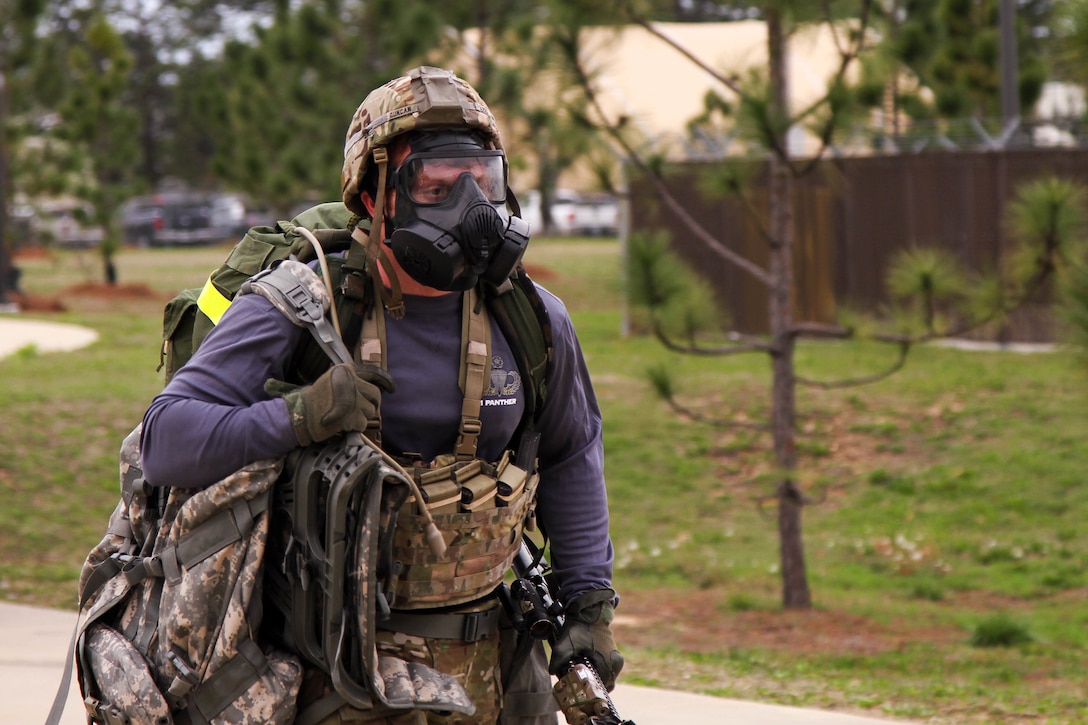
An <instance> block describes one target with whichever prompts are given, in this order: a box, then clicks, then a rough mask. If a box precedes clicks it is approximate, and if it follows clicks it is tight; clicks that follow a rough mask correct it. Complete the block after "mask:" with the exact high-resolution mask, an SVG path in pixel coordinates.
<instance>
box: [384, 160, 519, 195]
mask: <svg viewBox="0 0 1088 725" xmlns="http://www.w3.org/2000/svg"><path fill="white" fill-rule="evenodd" d="M464 174H471V175H472V177H473V178H474V179H475V180H476V184H477V185H478V186H479V187H480V191H481V192H483V195H484V196H485V197H486V198H487V200H488V201H490V202H492V203H494V204H501V203H503V202H505V201H506V156H505V154H504V153H503V152H502V150H500V149H496V150H493V151H487V150H484V149H479V150H477V149H471V150H465V151H424V152H420V153H412V154H409V155H408V158H406V159H405V160H404V163H402V164H401V165H400V167H399V168H398V169H397V171H396V186H397V193H398V194H407V195H408V197H409V198H410V199H411V200H412V201H413V202H415V203H416V204H422V205H428V204H441V203H442V202H443V201H445V200H446V198H447V197H448V196H449V195H450V192H451V191H452V190H453V186H454V184H456V183H457V180H458V179H460V178H461V176H462V175H464Z"/></svg>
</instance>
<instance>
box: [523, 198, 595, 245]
mask: <svg viewBox="0 0 1088 725" xmlns="http://www.w3.org/2000/svg"><path fill="white" fill-rule="evenodd" d="M519 201H520V202H521V216H522V218H523V219H524V220H525V221H527V222H528V223H529V231H530V233H531V234H535V235H538V236H539V235H541V234H542V233H543V231H544V217H543V211H542V209H541V199H540V192H539V191H537V190H535V189H534V190H532V191H529V192H527V193H526V194H525V195H524V199H519ZM586 203H587V202H586V200H585V199H584V198H583V197H582V195H581V194H579V193H578V192H576V191H572V190H571V189H557V190H556V191H555V194H554V195H553V196H552V201H551V217H552V233H553V234H555V235H558V236H569V235H571V234H586V233H588V232H587V231H585V230H586V229H589V228H595V227H596V226H598V224H597V222H596V219H597V212H596V209H595V208H588V209H583V208H582V207H583V205H584V204H586Z"/></svg>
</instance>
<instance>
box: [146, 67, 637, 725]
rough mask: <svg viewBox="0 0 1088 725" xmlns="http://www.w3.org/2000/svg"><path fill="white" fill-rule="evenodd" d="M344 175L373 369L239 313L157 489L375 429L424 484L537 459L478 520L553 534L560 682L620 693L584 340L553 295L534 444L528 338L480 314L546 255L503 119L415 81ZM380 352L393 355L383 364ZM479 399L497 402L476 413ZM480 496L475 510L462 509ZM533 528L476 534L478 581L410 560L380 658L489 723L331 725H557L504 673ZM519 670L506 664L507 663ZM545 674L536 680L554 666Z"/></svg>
mask: <svg viewBox="0 0 1088 725" xmlns="http://www.w3.org/2000/svg"><path fill="white" fill-rule="evenodd" d="M344 157H345V158H344V168H343V174H342V190H343V203H344V205H345V206H346V207H347V208H348V209H349V210H351V211H352V212H353V213H354V214H355V215H356V217H357V218H358V219H359V220H370V222H371V231H370V234H369V238H365V237H364V234H363V233H362V232H361V231H359V230H357V231H356V235H355V238H356V240H357V241H356V242H354V244H355V245H358V246H357V247H355V248H353V249H352V250H351V252H349V254H348V261H347V262H346V263H345V269H346V270H347V269H349V268H350V267H351V264H352V260H353V259H356V258H357V257H355V256H353V255H357V254H359V255H360V257H359V258H364V259H365V264H364V265H363V266H364V267H365V272H366V274H365V275H362V274H361V275H357V277H356V281H358V280H363V283H366V284H368V283H370V278H373V280H374V282H373V284H374V285H375V287H376V295H372V296H371V297H370V298H365V297H363V296H361V297H360V299H372V300H373V299H377V303H374V306H375V307H377V306H378V304H380V305H381V308H379V309H376V310H374V309H371V310H368V311H366V312H365V313H364V314H362V315H360V316H359V317H356V318H352V319H353V321H354V324H359V320H360V319H368V318H369V319H375V318H376V319H377V322H378V323H379V324H378V325H376V327H377V328H379V329H380V332H379V333H378V334H374V335H372V334H370V333H367V332H365V331H364V332H363V333H362V334H361V335H359V334H358V331H355V332H356V334H355V335H354V337H356V338H359V339H360V340H361V343H360V344H359V346H358V348H357V350H356V360H357V361H359V362H357V363H356V364H355V365H351V364H339V365H334V366H332V367H330V368H329V369H328V370H327V371H326V372H324V373H322V374H320V375H319V376H316V377H315V378H314V379H312V380H307V379H304V378H303V377H301V375H300V373H299V371H298V370H297V369H296V366H295V363H296V359H297V356H296V352H297V350H298V349H299V347H300V345H301V343H302V342H303V341H304V339H305V336H306V332H305V330H303V329H302V328H301V327H298V326H296V325H294V324H292V323H291V322H290V321H289V320H287V319H286V318H285V317H284V316H283V315H282V314H281V313H280V312H279V311H277V310H276V309H275V308H274V306H273V305H272V304H271V303H270V302H269V300H267V299H265V297H262V296H261V295H258V294H246V295H241V296H239V297H238V298H237V299H236V300H235V301H234V302H233V304H231V305H230V308H229V309H228V311H227V312H226V314H225V315H224V316H223V317H222V319H221V320H220V322H219V324H218V326H217V327H216V328H215V329H214V330H213V331H212V332H211V334H209V335H208V337H207V339H206V340H205V341H204V342H203V344H202V345H201V346H200V348H199V350H197V352H196V354H195V355H194V356H193V358H192V359H191V360H190V361H189V362H188V363H187V364H186V365H185V366H184V367H182V368H181V369H180V370H179V371H178V372H177V373H176V374H175V375H174V377H173V378H172V379H171V380H170V382H169V383H168V385H167V386H166V387H165V388H164V390H163V391H162V393H160V394H159V395H158V396H157V397H156V398H155V399H154V400H153V401H152V403H151V405H150V407H149V408H148V410H147V412H146V414H145V416H144V426H143V434H142V439H141V451H142V462H143V468H144V475H145V477H146V479H147V481H148V482H149V483H150V484H152V485H170V486H186V487H203V486H207V485H210V484H211V483H213V482H215V481H217V480H219V479H221V478H223V477H224V476H226V475H228V474H230V473H231V472H233V471H235V470H237V469H239V468H241V467H242V466H244V465H246V464H249V463H251V462H253V461H256V460H260V459H263V458H274V457H281V456H284V455H286V454H288V453H289V452H290V451H292V450H293V449H295V448H296V447H298V446H307V445H310V444H314V443H319V442H321V441H325V440H328V439H330V438H333V437H334V436H337V435H338V434H340V433H343V432H345V431H360V432H368V435H369V436H371V437H373V438H375V439H380V445H381V447H382V449H383V450H384V451H386V452H387V453H389V454H390V455H392V456H394V457H395V458H396V459H397V460H398V461H401V462H402V463H404V465H405V466H408V467H411V468H412V470H415V471H417V472H418V471H421V470H422V471H429V470H430V471H433V470H436V469H441V468H442V467H443V466H446V465H447V464H449V463H450V462H451V461H452V462H453V464H454V465H452V466H451V468H453V469H456V470H464V467H467V466H468V465H469V464H471V463H473V462H474V461H477V460H478V461H480V462H481V463H482V464H483V466H484V469H485V470H492V471H494V470H499V469H500V467H501V465H502V463H501V462H502V461H504V460H507V459H508V458H509V456H511V455H517V453H518V452H519V449H522V448H525V447H526V446H532V450H533V451H535V453H536V455H535V456H534V458H535V460H536V461H538V466H537V472H538V474H539V479H537V476H536V475H532V476H530V477H529V480H528V483H526V484H525V485H524V486H523V489H522V492H521V493H518V492H515V493H514V495H515V500H512V501H506V502H501V501H500V499H499V497H497V496H494V497H493V492H487V491H477V492H475V493H476V494H477V496H478V499H480V500H479V501H477V504H478V505H480V506H482V509H479V510H484V511H486V510H489V508H494V507H496V506H499V505H502V504H504V503H505V505H506V507H507V511H512V510H516V511H518V512H526V514H527V515H530V514H531V515H532V516H535V518H536V520H537V521H538V522H539V525H540V527H541V529H542V530H543V531H544V532H546V534H547V536H548V537H549V540H550V545H551V552H552V565H553V568H554V572H555V576H556V579H557V582H558V585H559V587H558V596H559V598H560V600H561V604H563V605H564V610H565V614H566V618H565V624H564V627H563V630H562V631H561V632H560V634H559V636H558V637H557V638H556V641H555V644H554V646H553V647H552V654H551V658H550V662H549V663H548V668H549V669H550V670H551V672H552V673H558V672H561V671H563V670H564V669H565V667H566V666H567V665H568V664H569V663H570V661H571V660H573V659H575V658H579V657H585V658H589V659H590V660H591V661H592V662H593V663H594V664H595V666H596V668H597V670H598V671H599V673H600V674H601V676H602V679H603V680H604V681H605V683H606V684H607V686H608V687H609V689H611V687H612V686H613V685H614V683H615V678H616V675H617V674H618V673H619V671H620V669H621V668H622V666H623V659H622V657H621V656H620V654H619V652H618V651H617V650H616V646H615V643H614V640H613V637H612V634H611V632H610V629H609V624H610V622H611V621H612V617H613V607H614V605H615V603H616V601H617V597H616V594H615V592H614V591H613V589H612V582H611V578H612V561H613V549H612V544H611V540H610V538H609V533H608V509H607V498H606V492H605V482H604V477H603V455H602V444H601V415H600V411H599V408H598V405H597V401H596V398H595V395H594V392H593V388H592V385H591V382H590V377H589V374H588V372H587V370H586V365H585V361H584V359H583V356H582V353H581V349H580V346H579V343H578V339H577V337H576V334H575V331H574V328H573V326H572V324H571V321H570V318H569V315H568V314H567V311H566V309H565V308H564V306H563V304H562V302H561V301H560V300H559V299H557V298H556V297H554V296H553V295H551V294H550V293H548V292H547V291H546V290H543V289H539V288H538V291H539V298H540V300H542V304H543V307H544V309H545V310H546V313H547V318H548V320H549V322H550V325H549V326H550V334H551V338H552V339H551V344H552V348H551V354H550V361H549V364H548V372H547V378H546V380H547V385H546V390H547V395H546V398H544V400H543V403H542V404H541V405H540V406H539V409H538V410H536V411H535V414H534V415H533V416H531V417H532V418H533V420H532V425H531V426H529V427H530V428H531V429H533V430H534V431H535V433H537V434H539V438H538V439H536V438H532V439H530V438H527V437H526V436H525V435H524V430H525V429H526V420H524V418H528V417H530V416H528V415H527V414H526V411H527V410H528V409H529V408H530V407H532V406H531V405H530V403H531V401H530V397H531V396H532V395H533V394H534V392H535V391H533V390H531V389H528V388H530V387H531V383H530V381H529V380H528V379H527V374H526V372H525V371H522V370H519V367H518V363H517V357H516V356H517V341H516V340H510V339H508V337H509V332H507V333H505V334H504V332H503V327H502V326H500V325H499V324H498V323H497V322H496V320H495V319H493V316H489V315H487V313H486V307H484V306H483V305H480V304H476V303H475V300H477V298H476V297H474V296H473V295H475V294H482V292H481V290H484V289H485V288H486V289H487V290H495V289H497V288H501V286H502V285H504V284H509V282H508V279H507V278H508V277H510V275H511V273H512V272H514V270H515V267H516V266H517V265H518V264H519V262H520V259H521V256H522V253H523V251H524V246H525V243H526V242H527V241H528V229H527V226H526V225H524V223H523V222H521V220H520V219H517V218H516V217H512V216H511V215H510V213H509V211H508V209H507V204H508V201H509V199H508V193H509V190H508V186H507V161H506V155H505V152H504V150H503V146H502V141H501V138H500V135H499V130H498V128H497V126H496V123H495V119H494V117H493V115H492V114H491V111H490V110H489V109H488V107H487V105H486V104H485V103H484V102H483V100H482V99H481V98H480V97H479V95H478V94H477V92H476V91H475V89H473V88H472V87H471V86H470V85H469V84H468V83H466V82H465V81H464V80H462V79H460V78H458V77H457V76H455V75H454V74H453V73H451V72H449V71H444V70H439V69H435V68H429V67H421V68H417V69H414V70H413V71H411V72H409V73H408V74H407V75H405V76H403V77H401V78H397V79H395V80H393V81H390V82H389V83H387V84H385V85H384V86H381V87H380V88H377V89H375V90H374V91H372V92H371V93H370V94H369V95H368V96H367V97H366V99H365V100H364V101H363V102H362V105H360V106H359V108H358V110H357V111H356V113H355V116H354V118H353V119H352V122H351V126H350V127H349V129H348V134H347V142H346V145H345V152H344ZM355 221H356V219H355V218H353V219H352V222H351V223H349V228H352V227H354V226H355ZM360 250H363V251H365V252H366V254H365V255H361V254H360ZM349 277H350V275H349ZM349 287H350V284H347V285H345V287H344V289H345V290H347V289H348V288H349ZM345 294H350V291H346V292H345ZM481 309H482V310H483V312H482V313H481ZM481 314H482V315H483V316H482V317H480V315H481ZM481 320H482V322H481ZM474 326H475V332H472V331H471V330H472V329H473V328H474ZM507 329H508V328H507ZM348 332H349V331H348V330H345V331H344V333H345V337H349V335H348ZM466 338H467V339H466ZM368 346H369V348H370V352H371V353H373V352H374V349H375V347H376V348H377V349H378V350H379V352H378V354H371V355H370V356H368V355H367V353H366V350H364V348H367V347H368ZM466 349H467V350H468V354H466V352H465V350H466ZM481 351H486V354H485V355H482V356H481V355H480V354H479V353H480V352H481ZM473 354H475V355H476V357H475V358H473V357H472V356H473ZM466 360H470V361H472V360H475V363H473V364H469V363H466V362H465V361H466ZM368 361H369V362H368ZM466 368H467V370H468V372H466ZM266 381H287V382H290V383H294V384H295V385H294V386H293V387H290V388H286V387H283V386H278V385H275V384H273V385H266ZM473 381H476V383H477V384H478V385H479V386H480V388H481V393H480V394H478V395H475V396H474V395H472V394H471V392H470V391H471V388H472V387H473V384H474V383H473ZM526 440H531V441H532V442H531V443H526V442H525V441H526ZM537 440H538V442H537ZM520 452H521V453H522V454H524V453H525V451H524V450H521V451H520ZM523 458H524V455H523ZM519 460H521V459H519ZM473 470H476V469H473ZM452 478H453V480H454V481H455V482H457V485H458V486H460V487H461V489H462V490H463V489H464V488H467V487H468V486H461V484H463V483H464V481H463V480H461V479H462V477H459V476H456V475H454V476H452ZM485 483H486V481H485ZM518 495H523V496H525V497H527V498H525V499H524V500H520V499H516V496H518ZM471 498H472V496H471V494H465V495H463V496H462V501H464V500H471ZM519 501H520V503H519ZM515 504H517V505H515ZM454 505H455V507H456V504H454ZM470 505H471V504H470ZM462 510H463V509H462ZM471 510H474V511H475V510H478V509H476V508H473V509H471ZM496 510H498V511H499V513H500V514H502V511H501V510H499V509H496ZM506 515H507V516H509V514H508V513H507V514H506ZM519 515H520V514H519ZM435 519H436V521H438V520H441V521H443V522H444V524H443V526H442V529H443V531H442V533H443V536H444V538H445V539H446V540H447V542H448V541H451V540H453V539H455V538H456V537H457V536H458V535H459V532H457V531H456V530H453V529H456V528H457V526H459V525H462V524H459V523H458V522H463V521H464V520H465V519H466V517H464V516H460V517H458V516H456V515H449V516H447V517H446V518H441V515H440V514H438V513H436V516H435ZM523 524H524V521H517V522H513V523H512V524H511V525H512V526H513V529H511V526H509V525H508V526H505V527H494V531H491V533H490V534H487V533H486V532H487V531H488V530H489V529H488V527H484V532H485V533H483V534H481V533H480V532H476V533H475V534H474V535H475V536H477V537H480V536H484V540H482V541H476V542H475V546H476V548H475V549H473V550H474V551H480V552H490V553H487V554H479V555H478V556H477V559H474V560H473V562H472V564H471V566H462V567H460V568H459V567H457V566H453V567H441V566H435V567H428V566H424V565H418V564H412V563H408V564H406V567H407V569H408V571H406V572H404V573H403V575H402V576H401V582H402V583H403V584H404V586H403V587H402V589H399V590H398V591H397V592H396V594H397V596H396V597H395V598H394V604H393V607H394V609H393V612H392V615H391V616H390V617H389V618H388V620H386V621H384V622H383V623H380V624H379V627H381V628H382V630H383V631H382V632H380V633H379V641H378V647H379V649H380V651H382V652H383V653H385V654H393V655H395V656H396V657H398V658H401V659H403V660H406V661H415V662H422V663H425V664H427V665H428V666H431V667H434V668H435V669H437V670H439V671H441V672H445V673H449V674H452V675H454V676H456V677H457V679H458V681H459V682H460V683H461V684H462V685H463V686H464V688H465V690H466V691H467V693H468V694H469V696H470V697H471V699H472V701H473V703H474V705H475V711H474V713H473V714H471V715H468V714H464V713H456V712H454V713H445V714H442V713H435V712H430V713H425V712H422V711H420V710H411V711H404V710H397V711H393V710H389V709H386V708H383V707H381V706H376V707H374V708H373V709H371V710H358V709H353V708H351V707H348V706H344V707H341V708H340V710H339V711H338V712H336V713H334V714H333V715H331V716H330V717H329V718H328V719H326V720H323V722H327V723H338V722H379V723H380V722H386V723H398V724H401V723H438V722H441V723H450V724H453V723H465V724H467V723H481V724H483V723H496V722H503V723H515V722H517V723H536V722H555V714H554V711H555V709H556V708H555V704H554V702H553V701H552V699H551V698H550V696H548V693H549V691H550V687H549V685H548V683H547V682H546V681H544V682H541V681H540V678H539V677H537V680H536V682H533V683H530V684H528V685H526V684H525V683H521V684H519V685H517V686H516V687H514V688H509V687H508V688H507V691H506V692H504V683H503V679H502V672H501V670H503V669H509V664H510V662H509V660H510V658H511V655H512V652H511V648H510V640H509V638H507V637H500V636H499V632H498V624H497V622H498V620H499V617H498V616H497V611H498V608H499V603H498V601H497V598H496V596H495V593H496V590H497V587H498V586H499V585H500V584H501V582H502V576H503V573H504V572H505V570H506V569H507V568H508V567H509V564H510V561H511V559H512V558H513V555H514V551H513V549H512V548H511V547H512V546H513V547H516V545H517V539H518V536H517V535H518V534H519V533H520V531H521V526H522V525H523ZM511 530H513V535H512V534H511ZM487 536H490V537H491V539H490V540H487V538H486V537H487ZM397 540H398V541H399V542H400V543H399V544H398V546H400V547H401V548H400V549H399V550H397V551H395V552H394V553H395V554H396V555H397V557H398V558H399V559H400V560H403V561H405V562H411V561H413V560H414V559H413V553H412V551H410V550H406V549H410V548H411V547H412V546H420V545H422V542H414V541H412V540H411V539H410V537H400V538H398V539H397ZM406 542H407V543H406ZM457 548H458V547H455V549H457ZM470 548H472V547H459V550H460V553H459V554H455V555H456V556H468V555H469V554H468V551H469V549H470ZM453 550H454V549H451V551H453ZM462 563H464V562H462ZM465 569H471V570H472V571H473V572H474V573H473V574H472V575H466V574H465V573H464V570H465ZM470 621H471V623H472V626H471V627H467V626H466V623H468V622H470ZM500 640H501V644H502V648H501V650H502V651H500ZM503 655H505V660H504V661H503V664H504V665H506V666H507V667H506V668H503V667H500V659H501V658H502V656H503ZM533 657H535V658H536V660H537V662H538V664H539V661H540V660H541V659H542V658H543V657H544V655H543V651H542V650H541V649H540V648H538V649H537V651H535V653H534V655H533ZM540 669H542V668H541V667H537V668H536V671H537V672H539V671H540ZM526 672H529V673H531V672H533V668H531V667H530V668H522V674H523V676H522V678H521V679H522V680H524V679H525V678H526V676H525V673H526ZM311 675H312V676H310V677H308V679H307V681H306V682H305V683H304V685H303V693H302V695H300V711H304V710H305V708H306V704H307V701H308V700H313V699H316V698H319V697H320V696H321V695H322V694H324V693H325V692H328V690H329V683H328V682H327V679H326V678H325V677H324V675H323V673H311ZM544 677H545V678H546V675H544ZM529 679H532V678H529ZM507 685H509V683H507ZM511 690H517V691H518V692H513V691H511ZM541 695H544V696H543V697H542V696H541ZM519 697H520V699H519Z"/></svg>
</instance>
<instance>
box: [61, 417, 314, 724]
mask: <svg viewBox="0 0 1088 725" xmlns="http://www.w3.org/2000/svg"><path fill="white" fill-rule="evenodd" d="M140 430H141V426H137V427H136V429H135V430H133V431H132V432H131V433H130V434H129V435H128V437H126V438H125V441H124V443H123V444H122V447H121V491H122V497H121V501H119V502H118V504H117V507H116V509H115V510H114V513H113V515H112V516H111V517H110V523H109V527H108V529H107V531H106V534H105V536H104V537H103V539H102V541H101V543H99V544H98V546H96V547H95V548H94V549H92V550H91V552H90V554H89V555H88V557H87V560H86V562H85V563H84V565H83V570H82V571H81V573H80V613H79V619H78V623H77V627H76V633H75V636H74V638H73V645H74V648H75V665H76V667H77V670H78V677H79V685H80V691H81V692H82V694H83V697H84V704H85V706H86V709H87V720H88V722H95V723H106V724H107V725H115V724H117V725H120V724H122V723H126V724H127V723H136V722H139V723H154V724H155V725H170V724H171V723H193V724H194V725H195V724H197V723H223V724H226V723H231V724H232V725H233V724H235V723H239V724H246V725H249V724H252V725H258V724H259V723H273V724H279V723H289V722H291V721H292V720H293V718H294V715H295V698H296V696H297V694H298V688H299V685H300V683H301V680H302V674H303V672H302V665H301V663H300V661H299V660H298V658H297V657H295V656H294V655H292V654H288V653H285V652H278V651H275V650H272V649H269V648H267V647H262V646H261V645H259V644H258V642H257V629H258V627H259V624H260V610H261V581H260V573H261V572H260V570H261V563H262V561H263V558H264V551H265V546H266V544H267V539H268V527H269V503H270V500H271V493H272V486H273V484H274V483H275V482H276V479H277V478H278V477H279V474H280V471H281V469H282V465H283V464H282V461H281V460H265V461H258V462H256V463H253V464H250V465H248V466H245V467H244V468H242V469H240V470H238V471H236V472H235V473H233V474H232V475H230V476H228V477H227V478H225V479H223V480H222V481H219V482H218V483H215V484H213V485H212V486H209V487H208V488H205V489H179V488H173V489H168V488H154V487H150V486H147V485H146V483H145V481H144V479H143V473H142V471H141V468H140V461H139V439H140ZM70 667H71V662H69V667H68V669H66V672H65V677H64V681H63V682H62V685H61V688H60V691H59V692H58V695H57V701H56V702H55V703H54V706H53V710H52V711H51V712H50V716H49V721H48V722H49V723H55V722H59V719H60V714H61V711H62V710H63V702H64V698H65V697H66V696H67V692H68V683H69V677H70V673H71V670H70Z"/></svg>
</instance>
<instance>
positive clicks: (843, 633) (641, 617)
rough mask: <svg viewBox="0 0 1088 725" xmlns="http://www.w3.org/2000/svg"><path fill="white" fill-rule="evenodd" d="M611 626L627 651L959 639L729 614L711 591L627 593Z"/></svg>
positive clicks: (813, 649) (827, 649)
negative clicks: (673, 595) (667, 594)
mask: <svg viewBox="0 0 1088 725" xmlns="http://www.w3.org/2000/svg"><path fill="white" fill-rule="evenodd" d="M613 626H614V627H615V628H616V632H617V638H618V639H620V641H622V642H624V643H625V644H630V645H632V646H635V647H649V648H656V647H662V648H670V649H671V648H679V649H681V650H683V651H685V652H693V653H711V652H727V651H729V650H731V649H770V650H775V651H780V652H790V653H795V654H832V655H839V654H860V655H874V654H880V653H882V652H894V651H898V650H899V649H901V648H902V647H903V646H904V645H906V644H907V643H908V642H910V643H917V642H920V641H927V642H934V643H950V642H955V641H962V640H963V637H964V634H963V631H962V630H959V629H956V628H951V627H945V628H938V627H931V628H926V627H924V626H919V625H918V623H917V622H909V623H908V622H904V623H901V624H900V625H899V626H897V625H896V624H894V623H892V624H883V623H878V622H875V621H872V620H870V619H868V618H866V617H862V616H858V615H854V614H845V613H842V612H829V611H821V610H810V611H736V612H735V611H729V609H728V607H727V606H726V604H725V602H724V601H722V599H721V594H720V593H717V592H714V591H685V592H684V595H683V597H679V598H669V597H665V598H662V597H661V596H659V594H658V593H655V592H640V591H625V592H623V594H622V601H621V603H620V607H619V610H618V611H617V614H616V621H615V623H614V625H613Z"/></svg>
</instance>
